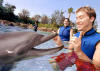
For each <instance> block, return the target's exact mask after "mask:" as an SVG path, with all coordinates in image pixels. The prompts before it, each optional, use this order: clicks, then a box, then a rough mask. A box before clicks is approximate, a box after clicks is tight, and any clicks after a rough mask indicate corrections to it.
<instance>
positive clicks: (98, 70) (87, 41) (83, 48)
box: [69, 6, 100, 71]
mask: <svg viewBox="0 0 100 71" xmlns="http://www.w3.org/2000/svg"><path fill="white" fill-rule="evenodd" d="M95 19H96V13H95V10H94V9H92V8H91V7H88V6H85V7H81V8H79V9H78V10H77V11H76V24H77V28H78V31H79V32H78V33H77V34H75V36H77V37H75V36H74V37H73V36H71V40H70V47H69V49H74V51H75V53H76V54H77V56H78V58H79V59H81V60H83V61H85V62H89V63H92V64H93V65H94V67H95V71H100V55H99V54H100V34H99V33H97V32H96V31H95V30H94V29H93V24H94V21H95ZM78 37H79V38H78ZM76 65H77V64H76Z"/></svg>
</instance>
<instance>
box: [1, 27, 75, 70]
mask: <svg viewBox="0 0 100 71" xmlns="http://www.w3.org/2000/svg"><path fill="white" fill-rule="evenodd" d="M15 31H31V32H34V31H33V30H32V29H23V28H20V27H18V26H15V27H11V26H4V25H0V34H2V33H5V32H15ZM37 33H41V34H44V35H48V34H49V33H46V32H42V31H38V32H37ZM51 45H52V46H51ZM55 46H56V44H55V42H54V41H53V40H50V41H48V42H46V43H43V44H40V45H39V46H36V47H35V48H39V49H47V48H53V47H55ZM61 52H67V50H65V49H62V50H61V51H59V52H57V53H55V54H53V55H45V56H41V57H37V58H32V59H27V60H22V61H19V62H16V63H15V64H14V67H13V68H12V69H11V71H53V68H52V66H51V64H49V62H48V60H49V59H50V57H52V56H56V55H58V54H60V53H61ZM65 71H76V67H75V65H74V66H73V67H68V68H66V69H65Z"/></svg>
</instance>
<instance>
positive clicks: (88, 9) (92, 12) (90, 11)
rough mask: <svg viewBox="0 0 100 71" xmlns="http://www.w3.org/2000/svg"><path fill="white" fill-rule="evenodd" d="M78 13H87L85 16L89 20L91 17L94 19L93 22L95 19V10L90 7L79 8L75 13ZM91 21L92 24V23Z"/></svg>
mask: <svg viewBox="0 0 100 71" xmlns="http://www.w3.org/2000/svg"><path fill="white" fill-rule="evenodd" d="M79 11H84V12H86V13H87V15H88V16H89V17H90V18H91V17H94V21H95V19H96V13H95V10H94V9H93V8H91V7H90V6H84V7H81V8H79V9H78V10H77V11H76V13H78V12H79ZM94 21H93V23H94Z"/></svg>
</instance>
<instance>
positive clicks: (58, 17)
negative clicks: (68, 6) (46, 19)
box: [51, 10, 65, 25]
mask: <svg viewBox="0 0 100 71" xmlns="http://www.w3.org/2000/svg"><path fill="white" fill-rule="evenodd" d="M63 14H64V12H63V11H62V10H61V11H59V10H56V11H55V12H54V13H53V14H52V18H51V21H52V23H56V24H57V25H60V24H62V23H63V20H64V18H65V17H64V15H63Z"/></svg>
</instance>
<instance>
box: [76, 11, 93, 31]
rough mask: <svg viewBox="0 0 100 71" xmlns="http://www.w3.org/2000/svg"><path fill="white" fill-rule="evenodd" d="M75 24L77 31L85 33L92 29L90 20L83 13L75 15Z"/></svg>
mask: <svg viewBox="0 0 100 71" xmlns="http://www.w3.org/2000/svg"><path fill="white" fill-rule="evenodd" d="M76 24H77V28H78V30H79V31H87V30H88V29H90V28H91V27H92V21H91V18H89V16H88V15H87V14H86V12H84V11H79V12H77V13H76Z"/></svg>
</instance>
